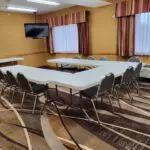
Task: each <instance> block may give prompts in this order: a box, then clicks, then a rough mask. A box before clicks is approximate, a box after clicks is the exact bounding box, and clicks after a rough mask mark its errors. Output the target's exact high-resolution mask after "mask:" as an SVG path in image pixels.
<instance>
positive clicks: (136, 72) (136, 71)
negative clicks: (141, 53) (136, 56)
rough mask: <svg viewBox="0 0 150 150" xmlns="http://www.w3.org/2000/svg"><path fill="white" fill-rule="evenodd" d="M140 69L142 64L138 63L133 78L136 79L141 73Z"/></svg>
mask: <svg viewBox="0 0 150 150" xmlns="http://www.w3.org/2000/svg"><path fill="white" fill-rule="evenodd" d="M141 69H142V62H141V63H139V64H138V65H137V67H136V68H135V77H136V78H138V77H139V76H140V72H141Z"/></svg>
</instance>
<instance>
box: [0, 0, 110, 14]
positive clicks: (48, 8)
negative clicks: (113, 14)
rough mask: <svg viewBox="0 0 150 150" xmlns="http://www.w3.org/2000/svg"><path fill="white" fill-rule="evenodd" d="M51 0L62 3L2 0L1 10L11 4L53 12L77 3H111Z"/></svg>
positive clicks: (95, 4)
mask: <svg viewBox="0 0 150 150" xmlns="http://www.w3.org/2000/svg"><path fill="white" fill-rule="evenodd" d="M50 1H55V2H59V3H60V5H59V6H52V5H44V4H37V3H32V2H27V1H26V0H0V10H2V11H8V10H7V9H6V7H7V6H8V5H9V6H16V7H25V8H36V9H37V13H47V12H52V11H57V10H60V9H64V8H68V7H72V6H75V5H79V6H87V7H101V6H105V5H109V4H111V3H109V2H106V1H104V0H50Z"/></svg>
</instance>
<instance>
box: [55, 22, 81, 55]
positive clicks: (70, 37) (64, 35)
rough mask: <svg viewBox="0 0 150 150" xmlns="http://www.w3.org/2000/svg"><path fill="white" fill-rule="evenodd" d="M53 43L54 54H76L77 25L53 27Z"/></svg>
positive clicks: (77, 40)
mask: <svg viewBox="0 0 150 150" xmlns="http://www.w3.org/2000/svg"><path fill="white" fill-rule="evenodd" d="M53 43H54V52H55V53H78V52H79V39H78V28H77V24H70V25H65V26H58V27H54V28H53Z"/></svg>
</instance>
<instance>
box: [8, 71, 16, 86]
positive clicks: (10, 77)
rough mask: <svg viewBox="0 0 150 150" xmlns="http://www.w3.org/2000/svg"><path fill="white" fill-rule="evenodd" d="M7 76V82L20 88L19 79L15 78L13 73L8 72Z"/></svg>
mask: <svg viewBox="0 0 150 150" xmlns="http://www.w3.org/2000/svg"><path fill="white" fill-rule="evenodd" d="M6 75H7V81H8V83H9V84H12V85H16V86H19V83H18V81H17V79H16V78H15V76H14V75H13V74H12V72H10V71H7V72H6Z"/></svg>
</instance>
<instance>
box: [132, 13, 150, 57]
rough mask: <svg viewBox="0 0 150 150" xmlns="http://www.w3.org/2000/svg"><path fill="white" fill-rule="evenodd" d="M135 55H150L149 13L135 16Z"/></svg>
mask: <svg viewBox="0 0 150 150" xmlns="http://www.w3.org/2000/svg"><path fill="white" fill-rule="evenodd" d="M135 54H137V55H150V13H142V14H137V15H136V20H135Z"/></svg>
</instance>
